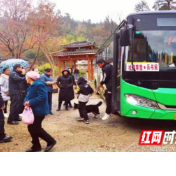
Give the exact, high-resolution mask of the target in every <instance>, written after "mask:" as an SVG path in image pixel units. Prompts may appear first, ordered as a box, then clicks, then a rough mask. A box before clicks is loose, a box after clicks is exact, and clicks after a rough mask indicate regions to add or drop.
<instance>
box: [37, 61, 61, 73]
mask: <svg viewBox="0 0 176 176" xmlns="http://www.w3.org/2000/svg"><path fill="white" fill-rule="evenodd" d="M47 68H51V65H50V64H49V63H46V64H44V65H40V66H38V70H39V73H40V74H43V73H44V70H45V69H47ZM58 74H59V69H58V67H56V66H55V67H54V75H55V76H58Z"/></svg>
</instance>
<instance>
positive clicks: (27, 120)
mask: <svg viewBox="0 0 176 176" xmlns="http://www.w3.org/2000/svg"><path fill="white" fill-rule="evenodd" d="M22 122H23V123H24V124H26V125H32V124H33V123H34V114H33V111H32V109H31V108H30V107H27V106H26V107H25V108H24V111H23V113H22Z"/></svg>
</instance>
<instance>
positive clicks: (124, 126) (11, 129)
mask: <svg viewBox="0 0 176 176" xmlns="http://www.w3.org/2000/svg"><path fill="white" fill-rule="evenodd" d="M53 99H54V100H53V112H54V116H52V115H48V116H47V117H46V118H45V120H44V122H43V128H44V129H45V130H46V131H47V132H48V133H50V134H51V135H52V136H53V137H54V138H55V139H56V140H57V144H56V146H55V147H54V149H53V150H52V151H53V152H127V151H128V152H137V151H138V152H146V151H150V150H151V147H150V146H140V145H138V143H139V137H140V133H141V130H167V131H173V130H175V129H176V122H175V121H153V120H140V119H128V118H124V117H119V116H115V115H113V116H112V117H111V118H110V119H109V120H107V121H102V120H101V119H95V118H93V117H92V118H90V124H89V125H86V124H85V123H83V122H79V121H77V120H76V119H77V118H78V117H79V113H78V111H77V110H73V109H70V110H69V111H65V110H64V109H62V110H61V111H60V112H56V108H57V95H54V96H53ZM74 101H75V102H76V101H77V100H74ZM74 101H73V102H74ZM99 101H102V100H101V99H100V97H99V96H97V95H94V96H93V97H91V99H90V102H89V103H90V104H96V103H98V102H99ZM73 102H72V104H73ZM100 111H101V116H103V114H104V111H105V103H103V105H102V106H101V107H100ZM5 127H6V133H7V134H8V135H11V136H13V141H12V142H11V143H6V144H0V152H24V151H25V150H26V149H28V148H30V147H31V143H30V141H31V137H30V135H29V133H28V131H27V126H26V125H24V124H23V123H22V122H20V124H19V125H17V126H11V125H8V124H6V126H5ZM41 144H42V148H43V149H44V148H45V147H46V143H45V142H44V141H42V140H41ZM164 147H166V146H164ZM167 147H171V146H170V145H168V146H167ZM172 147H175V145H173V146H172ZM174 150H175V151H176V147H175V148H174Z"/></svg>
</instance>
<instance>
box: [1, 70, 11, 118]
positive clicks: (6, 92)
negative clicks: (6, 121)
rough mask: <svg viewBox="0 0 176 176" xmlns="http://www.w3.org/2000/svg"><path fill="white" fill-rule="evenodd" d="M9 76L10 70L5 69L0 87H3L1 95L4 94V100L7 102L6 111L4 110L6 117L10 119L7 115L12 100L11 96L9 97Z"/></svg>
mask: <svg viewBox="0 0 176 176" xmlns="http://www.w3.org/2000/svg"><path fill="white" fill-rule="evenodd" d="M9 74H10V70H9V69H8V68H4V69H3V74H1V77H0V86H1V94H2V98H3V100H4V102H5V107H6V108H5V109H4V116H5V117H8V114H7V104H8V100H10V96H9Z"/></svg>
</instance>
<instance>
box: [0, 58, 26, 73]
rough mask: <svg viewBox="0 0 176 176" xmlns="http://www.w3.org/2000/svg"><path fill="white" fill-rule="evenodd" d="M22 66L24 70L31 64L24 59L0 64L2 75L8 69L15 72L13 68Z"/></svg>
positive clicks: (9, 60)
mask: <svg viewBox="0 0 176 176" xmlns="http://www.w3.org/2000/svg"><path fill="white" fill-rule="evenodd" d="M16 64H20V65H21V66H22V67H23V68H26V67H27V66H28V65H29V62H27V61H25V60H23V59H8V60H6V61H3V62H1V63H0V73H2V72H3V69H4V68H8V69H9V70H10V71H12V70H13V66H14V65H16Z"/></svg>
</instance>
